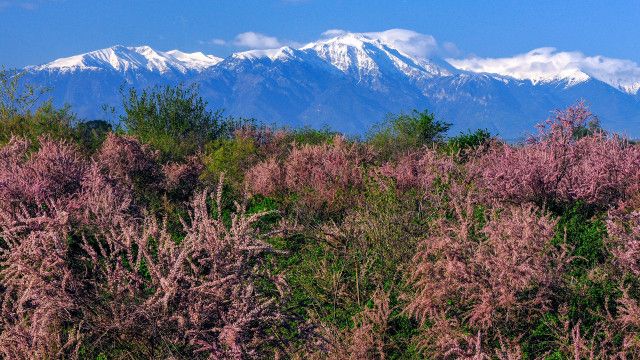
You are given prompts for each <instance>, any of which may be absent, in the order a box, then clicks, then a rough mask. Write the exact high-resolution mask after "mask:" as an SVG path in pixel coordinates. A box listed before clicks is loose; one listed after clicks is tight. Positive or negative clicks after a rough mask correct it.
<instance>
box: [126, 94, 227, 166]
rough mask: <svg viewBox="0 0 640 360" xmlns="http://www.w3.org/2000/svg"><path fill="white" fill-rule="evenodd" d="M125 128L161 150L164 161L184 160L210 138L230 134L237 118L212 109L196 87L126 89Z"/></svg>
mask: <svg viewBox="0 0 640 360" xmlns="http://www.w3.org/2000/svg"><path fill="white" fill-rule="evenodd" d="M123 105H124V110H125V115H124V116H122V118H121V120H122V123H123V124H124V126H125V127H126V131H127V132H128V133H129V134H131V135H134V136H136V137H137V138H139V139H140V140H141V141H142V142H144V143H147V144H150V145H151V146H153V147H154V148H155V149H157V150H160V152H161V154H162V160H164V161H175V160H181V159H184V158H185V157H187V156H188V155H191V154H194V153H196V152H198V151H200V150H202V149H203V148H204V146H205V144H207V143H208V142H210V141H213V140H217V139H221V138H225V137H228V136H229V135H230V134H231V132H232V130H233V129H234V128H235V126H236V125H237V124H238V123H239V121H238V120H235V119H233V118H229V117H225V116H224V115H223V113H222V111H216V112H210V111H209V110H207V103H206V102H205V101H204V100H203V99H202V98H201V97H200V96H199V94H198V91H197V88H196V87H195V86H191V87H185V86H183V85H180V86H177V87H170V86H166V87H164V88H160V87H154V88H152V89H148V90H143V91H142V92H139V91H138V90H136V89H133V88H132V89H129V92H128V94H124V91H123Z"/></svg>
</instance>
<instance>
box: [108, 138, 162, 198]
mask: <svg viewBox="0 0 640 360" xmlns="http://www.w3.org/2000/svg"><path fill="white" fill-rule="evenodd" d="M158 156H159V155H158V153H157V152H154V151H152V150H151V149H150V148H149V146H147V145H144V144H142V143H140V141H138V140H137V139H136V138H134V137H132V136H127V135H115V134H113V133H109V134H108V135H107V138H106V140H105V141H104V143H103V144H102V147H101V149H100V151H99V152H98V154H97V155H96V161H97V162H98V163H99V164H100V165H101V166H102V167H103V168H104V169H105V171H106V172H108V173H109V174H110V175H111V176H112V177H113V178H114V179H117V180H118V181H121V182H123V183H126V184H133V185H136V186H142V187H159V186H160V185H161V184H162V181H163V175H162V171H161V167H160V165H159V164H158V161H157V160H158Z"/></svg>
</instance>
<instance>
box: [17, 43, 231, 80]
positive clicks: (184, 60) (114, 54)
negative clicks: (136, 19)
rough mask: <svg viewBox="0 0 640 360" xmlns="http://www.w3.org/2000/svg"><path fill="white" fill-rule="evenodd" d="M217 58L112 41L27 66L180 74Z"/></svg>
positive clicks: (32, 68)
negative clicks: (102, 47) (109, 44)
mask: <svg viewBox="0 0 640 360" xmlns="http://www.w3.org/2000/svg"><path fill="white" fill-rule="evenodd" d="M220 61H222V59H221V58H219V57H216V56H213V55H205V54H203V53H201V52H195V53H191V54H188V53H184V52H181V51H179V50H171V51H167V52H161V51H155V50H153V49H152V48H150V47H149V46H138V47H125V46H121V45H116V46H113V47H110V48H106V49H101V50H96V51H91V52H88V53H86V54H82V55H75V56H71V57H67V58H62V59H58V60H54V61H52V62H50V63H48V64H44V65H40V66H34V67H30V70H33V71H60V72H74V71H98V70H109V71H118V72H127V71H143V70H146V71H151V72H159V73H166V72H170V71H177V72H179V73H183V74H184V73H187V72H190V71H202V70H204V69H206V68H209V67H211V66H214V65H215V64H217V63H219V62H220Z"/></svg>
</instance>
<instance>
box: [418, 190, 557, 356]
mask: <svg viewBox="0 0 640 360" xmlns="http://www.w3.org/2000/svg"><path fill="white" fill-rule="evenodd" d="M472 196H473V195H471V194H470V193H466V194H465V193H464V192H462V191H460V192H454V198H453V199H452V202H453V204H452V206H453V209H454V212H453V218H452V219H451V220H447V219H446V218H439V219H436V220H435V224H434V225H433V230H432V231H431V232H430V236H429V237H428V238H426V239H425V240H424V241H423V242H422V243H421V244H420V245H419V249H418V252H417V254H416V256H415V259H414V260H415V268H414V270H413V271H412V273H411V279H412V282H413V284H414V288H415V290H416V293H415V296H414V297H413V298H412V300H411V302H410V303H409V305H408V307H407V311H409V312H410V313H411V314H413V315H414V316H416V317H417V319H418V320H419V321H420V322H421V324H423V325H427V324H434V323H435V324H446V326H447V327H451V326H452V328H451V329H450V330H448V331H442V330H439V329H440V328H439V327H436V328H434V329H433V330H430V331H428V332H427V333H426V334H425V338H424V339H423V345H424V346H425V348H426V351H427V353H428V354H431V355H432V356H436V357H441V356H445V357H446V356H452V355H451V354H453V353H452V352H454V351H457V350H455V349H456V347H458V346H459V341H460V339H458V338H457V337H454V338H451V336H453V335H452V334H453V333H452V332H451V331H454V332H455V331H462V329H468V330H470V331H471V333H472V334H476V333H477V334H478V335H477V336H478V341H480V338H482V339H484V340H483V341H482V343H478V344H477V345H474V346H476V347H477V346H480V345H482V347H483V348H484V347H486V346H487V344H490V343H491V342H493V341H498V340H499V339H500V336H501V335H504V336H509V337H510V338H515V339H517V338H518V337H519V336H520V335H522V332H521V331H528V329H527V326H528V325H527V324H532V323H534V322H535V319H536V318H540V317H541V315H542V314H543V313H544V311H545V309H549V307H550V306H551V301H552V300H553V299H554V288H555V287H556V286H558V284H559V282H560V274H561V271H562V259H561V253H559V252H558V251H557V250H555V249H554V248H551V247H550V241H551V239H552V237H553V234H554V225H555V223H554V221H553V220H552V219H551V218H550V217H549V216H548V215H542V216H540V215H538V211H537V210H536V209H535V208H533V207H531V206H518V207H509V208H506V209H503V210H501V211H496V210H497V209H496V210H494V211H493V212H491V213H488V214H487V216H488V217H487V218H486V223H484V224H483V222H484V221H481V220H482V217H480V218H478V216H479V214H478V211H479V208H477V207H476V206H474V202H473V201H472ZM480 214H482V213H480ZM482 215H483V214H482ZM449 318H451V319H453V320H445V319H449ZM456 328H457V329H459V330H454V329H456ZM447 334H449V335H447ZM456 339H458V340H456ZM465 341H466V342H467V343H469V344H468V345H467V347H469V346H471V345H473V343H472V342H470V341H469V340H465ZM487 341H489V342H487ZM489 348H490V346H489ZM467 350H468V351H470V348H468V349H467ZM447 354H450V355H447Z"/></svg>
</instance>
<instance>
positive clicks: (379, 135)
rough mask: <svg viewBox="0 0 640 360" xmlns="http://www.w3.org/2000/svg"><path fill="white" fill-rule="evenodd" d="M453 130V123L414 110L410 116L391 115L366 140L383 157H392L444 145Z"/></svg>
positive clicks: (428, 113)
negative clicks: (427, 146)
mask: <svg viewBox="0 0 640 360" xmlns="http://www.w3.org/2000/svg"><path fill="white" fill-rule="evenodd" d="M450 127H451V124H448V123H445V122H442V121H439V120H436V119H435V115H433V114H432V113H430V112H428V111H426V110H425V111H422V112H421V111H417V110H413V111H412V112H411V113H409V114H399V115H389V116H388V117H387V119H386V120H385V121H384V122H382V123H380V124H378V125H376V126H374V127H373V128H372V131H371V132H370V134H369V135H368V136H367V138H368V143H369V144H371V145H372V146H373V148H374V149H376V150H377V151H379V152H380V153H381V154H382V156H383V158H389V157H391V156H395V155H399V154H404V153H406V152H408V151H412V150H417V149H419V148H421V147H423V146H426V145H432V144H434V143H442V142H443V141H444V134H445V133H446V132H447V131H448V130H449V128H450Z"/></svg>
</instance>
